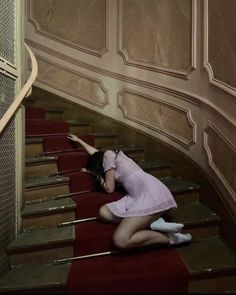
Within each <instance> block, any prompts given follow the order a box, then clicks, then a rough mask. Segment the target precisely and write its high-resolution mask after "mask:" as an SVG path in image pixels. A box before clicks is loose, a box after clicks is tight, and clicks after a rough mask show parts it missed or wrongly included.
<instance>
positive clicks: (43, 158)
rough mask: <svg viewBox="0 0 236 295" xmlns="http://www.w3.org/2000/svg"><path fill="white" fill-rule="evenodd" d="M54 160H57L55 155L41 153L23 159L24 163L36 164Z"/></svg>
mask: <svg viewBox="0 0 236 295" xmlns="http://www.w3.org/2000/svg"><path fill="white" fill-rule="evenodd" d="M55 161H57V157H56V156H42V155H38V156H35V157H27V158H26V159H25V163H26V164H36V163H44V162H55Z"/></svg>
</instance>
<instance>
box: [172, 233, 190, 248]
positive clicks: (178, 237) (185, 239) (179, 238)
mask: <svg viewBox="0 0 236 295" xmlns="http://www.w3.org/2000/svg"><path fill="white" fill-rule="evenodd" d="M191 240H192V236H191V235H190V234H181V233H176V234H169V244H170V245H179V244H183V243H189V242H190V241H191Z"/></svg>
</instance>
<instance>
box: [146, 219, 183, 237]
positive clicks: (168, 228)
mask: <svg viewBox="0 0 236 295" xmlns="http://www.w3.org/2000/svg"><path fill="white" fill-rule="evenodd" d="M150 227H151V229H152V230H158V231H162V232H167V233H178V232H180V231H181V230H182V228H183V227H184V225H183V224H182V223H175V222H166V221H165V220H164V219H163V218H162V217H160V218H159V219H157V220H156V221H154V222H152V223H151V225H150Z"/></svg>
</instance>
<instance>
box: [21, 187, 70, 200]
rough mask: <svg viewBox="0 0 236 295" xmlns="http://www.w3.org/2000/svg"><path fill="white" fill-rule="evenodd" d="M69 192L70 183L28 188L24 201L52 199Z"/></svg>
mask: <svg viewBox="0 0 236 295" xmlns="http://www.w3.org/2000/svg"><path fill="white" fill-rule="evenodd" d="M69 192H70V189H69V185H68V184H62V185H55V186H47V187H38V188H34V189H26V190H25V194H24V201H32V200H52V199H54V198H55V197H56V196H58V195H64V194H68V193H69Z"/></svg>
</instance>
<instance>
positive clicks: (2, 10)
mask: <svg viewBox="0 0 236 295" xmlns="http://www.w3.org/2000/svg"><path fill="white" fill-rule="evenodd" d="M15 23H16V22H15V1H14V0H0V57H1V58H3V59H4V60H7V61H8V62H10V63H12V64H15V61H16V57H15V39H16V38H15Z"/></svg>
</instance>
